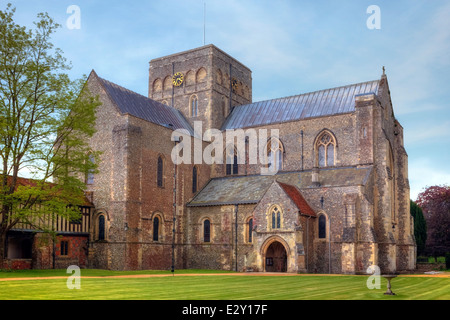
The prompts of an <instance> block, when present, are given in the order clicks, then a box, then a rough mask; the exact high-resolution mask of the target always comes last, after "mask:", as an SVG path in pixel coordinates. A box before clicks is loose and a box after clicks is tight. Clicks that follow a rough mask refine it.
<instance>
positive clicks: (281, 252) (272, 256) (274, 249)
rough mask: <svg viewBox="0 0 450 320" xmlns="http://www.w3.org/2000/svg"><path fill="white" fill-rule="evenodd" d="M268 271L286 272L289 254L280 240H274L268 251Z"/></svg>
mask: <svg viewBox="0 0 450 320" xmlns="http://www.w3.org/2000/svg"><path fill="white" fill-rule="evenodd" d="M265 264H266V269H265V270H266V272H286V271H287V254H286V249H285V248H284V246H283V245H282V244H281V243H280V242H278V241H275V242H273V243H272V244H271V245H270V246H269V247H268V248H267V251H266V261H265Z"/></svg>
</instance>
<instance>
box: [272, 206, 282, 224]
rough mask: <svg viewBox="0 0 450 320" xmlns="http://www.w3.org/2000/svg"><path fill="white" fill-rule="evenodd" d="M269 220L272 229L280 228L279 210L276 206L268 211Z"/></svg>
mask: <svg viewBox="0 0 450 320" xmlns="http://www.w3.org/2000/svg"><path fill="white" fill-rule="evenodd" d="M270 218H271V222H272V229H280V228H281V209H280V208H279V207H277V206H275V207H273V208H272V210H271V211H270Z"/></svg>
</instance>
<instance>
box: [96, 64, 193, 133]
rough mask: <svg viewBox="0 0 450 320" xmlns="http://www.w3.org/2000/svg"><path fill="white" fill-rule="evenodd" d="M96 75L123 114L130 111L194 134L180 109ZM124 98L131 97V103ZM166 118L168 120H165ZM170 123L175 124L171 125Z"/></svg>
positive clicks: (135, 114) (152, 121)
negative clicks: (125, 102)
mask: <svg viewBox="0 0 450 320" xmlns="http://www.w3.org/2000/svg"><path fill="white" fill-rule="evenodd" d="M95 76H96V77H97V79H98V80H99V81H100V83H101V85H102V86H103V88H104V89H105V91H106V93H107V95H108V96H109V98H110V99H111V100H112V101H113V103H114V104H116V105H117V107H118V109H119V111H120V112H121V113H122V114H126V113H128V114H130V115H133V116H135V117H138V118H140V119H143V120H145V121H148V122H151V123H154V124H157V125H162V126H164V127H166V128H169V129H172V130H176V129H186V130H187V131H188V132H189V133H190V134H191V135H193V133H194V130H193V128H192V127H191V125H190V124H189V122H188V121H187V119H186V118H185V117H184V115H183V113H182V112H181V111H180V110H178V109H176V108H174V107H172V106H169V105H166V104H163V103H161V102H159V101H156V100H153V99H151V98H149V97H147V96H144V95H143V94H140V93H138V92H135V91H133V90H130V89H127V88H125V87H124V86H121V85H119V84H117V83H115V82H112V81H109V80H106V79H104V78H102V77H100V76H98V74H96V73H95ZM124 99H125V100H127V99H129V101H128V102H129V103H127V104H126V105H124ZM152 111H153V112H152ZM166 120H167V121H168V122H164V121H166ZM170 124H172V125H173V126H172V127H170V126H169V125H170Z"/></svg>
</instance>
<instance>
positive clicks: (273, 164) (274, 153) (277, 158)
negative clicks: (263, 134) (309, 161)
mask: <svg viewBox="0 0 450 320" xmlns="http://www.w3.org/2000/svg"><path fill="white" fill-rule="evenodd" d="M283 151H284V150H283V145H282V144H281V141H280V140H278V139H276V138H272V139H270V141H269V143H268V144H267V158H268V167H269V171H279V170H281V169H283Z"/></svg>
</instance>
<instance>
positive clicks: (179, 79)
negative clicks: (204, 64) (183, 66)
mask: <svg viewBox="0 0 450 320" xmlns="http://www.w3.org/2000/svg"><path fill="white" fill-rule="evenodd" d="M183 79H184V76H183V74H182V73H181V72H177V73H175V74H174V75H173V77H172V83H173V85H174V86H175V87H179V86H181V84H182V83H183Z"/></svg>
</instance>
